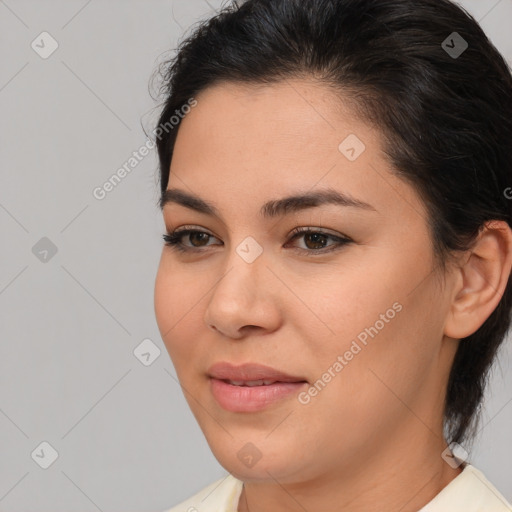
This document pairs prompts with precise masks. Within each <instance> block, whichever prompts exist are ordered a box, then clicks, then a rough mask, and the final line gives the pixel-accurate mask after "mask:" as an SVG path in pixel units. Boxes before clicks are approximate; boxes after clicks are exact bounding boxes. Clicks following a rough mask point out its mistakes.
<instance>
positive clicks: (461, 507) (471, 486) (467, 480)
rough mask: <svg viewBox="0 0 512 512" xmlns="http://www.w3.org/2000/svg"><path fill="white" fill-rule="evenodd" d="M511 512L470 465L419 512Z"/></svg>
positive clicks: (492, 486)
mask: <svg viewBox="0 0 512 512" xmlns="http://www.w3.org/2000/svg"><path fill="white" fill-rule="evenodd" d="M448 511H449V512H512V506H511V505H510V503H509V502H508V501H507V500H506V499H505V497H504V496H503V495H502V494H501V493H500V492H499V491H498V489H496V487H494V485H492V484H491V482H489V480H488V479H487V478H486V477H485V475H484V474H483V473H482V472H481V471H479V470H478V469H477V468H475V467H474V466H473V465H471V464H467V465H466V467H465V468H464V470H463V471H462V473H460V474H459V475H458V476H457V477H456V478H454V479H453V480H452V481H451V482H450V483H449V484H448V485H447V486H446V487H445V488H444V489H443V490H442V491H441V492H440V493H439V494H438V495H437V496H436V497H435V498H434V499H433V500H432V501H431V502H430V503H428V504H427V505H425V506H424V507H423V508H422V509H421V510H420V511H419V512H448Z"/></svg>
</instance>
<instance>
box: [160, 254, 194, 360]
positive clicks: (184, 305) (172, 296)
mask: <svg viewBox="0 0 512 512" xmlns="http://www.w3.org/2000/svg"><path fill="white" fill-rule="evenodd" d="M197 282H198V280H197V279H185V276H184V273H183V272H181V271H179V270H177V269H175V268H173V267H172V266H171V265H169V263H168V262H166V261H165V255H163V256H162V260H161V262H160V266H159V268H158V272H157V275H156V279H155V293H154V306H155V317H156V321H157V325H158V328H159V330H160V335H161V337H162V340H163V342H164V344H165V346H166V348H167V350H168V352H169V355H170V356H171V359H172V360H173V362H175V359H176V358H177V357H178V355H179V353H180V351H183V350H184V349H186V347H190V346H191V345H192V344H191V343H184V342H182V341H180V340H183V341H186V340H184V338H183V336H184V335H185V333H187V335H188V337H190V336H191V335H192V331H191V330H192V329H194V325H195V326H197V325H199V324H198V322H197V321H194V320H197V319H195V318H194V315H196V316H197V311H198V308H199V304H198V303H199V301H200V298H201V296H202V294H201V293H200V291H201V289H202V288H201V285H200V284H199V285H198V284H197ZM194 283H196V284H194ZM194 287H195V289H194ZM203 293H204V292H203Z"/></svg>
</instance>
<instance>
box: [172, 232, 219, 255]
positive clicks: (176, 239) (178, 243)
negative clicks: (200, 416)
mask: <svg viewBox="0 0 512 512" xmlns="http://www.w3.org/2000/svg"><path fill="white" fill-rule="evenodd" d="M185 236H188V238H189V241H190V242H191V243H192V246H188V245H185V244H183V242H182V239H183V238H184V237H185ZM209 238H215V237H214V236H213V235H211V234H210V233H207V232H206V231H199V230H197V229H189V228H185V229H177V230H175V231H173V232H171V233H164V235H163V239H164V241H165V245H169V246H171V247H172V248H174V249H177V250H179V251H193V250H196V249H199V250H200V249H201V247H207V245H206V243H205V242H208V240H209Z"/></svg>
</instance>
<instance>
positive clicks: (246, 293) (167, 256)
mask: <svg viewBox="0 0 512 512" xmlns="http://www.w3.org/2000/svg"><path fill="white" fill-rule="evenodd" d="M162 91H163V92H164V93H165V105H164V107H163V110H162V113H161V117H160V120H159V127H158V128H157V131H156V132H155V133H157V139H158V140H157V145H158V154H159V159H160V178H161V199H160V206H161V208H162V212H163V218H164V222H165V226H166V229H167V233H166V234H165V235H164V239H165V242H166V243H165V246H164V248H163V252H162V256H161V261H160V266H159V269H158V274H157V278H156V284H155V312H156V318H157V322H158V326H159V329H160V332H161V335H162V339H163V341H164V343H165V345H166V347H167V350H168V352H169V355H170V357H171V359H172V361H173V364H174V366H175V368H176V372H177V375H178V378H179V380H180V383H181V385H182V388H183V391H184V394H185V397H186V399H187V401H188V404H189V405H190V408H191V410H192V412H193V414H194V416H195V418H196V419H197V421H198V423H199V425H200V427H201V429H202V431H203V433H204V435H205V437H206V439H207V441H208V443H209V446H210V448H211V450H212V452H213V453H214V455H215V457H216V458H217V460H218V461H219V462H220V464H221V465H222V466H223V467H224V468H225V469H226V470H227V471H229V473H230V475H228V477H227V478H225V479H222V480H220V481H218V482H215V483H213V484H212V485H210V486H208V487H207V488H205V489H203V490H202V491H200V492H199V493H198V494H196V495H195V496H193V497H191V498H190V499H189V500H187V501H185V502H183V503H181V504H180V505H178V506H176V507H175V508H172V509H171V511H172V512H177V511H189V512H190V511H196V510H197V511H200V512H207V511H219V512H220V511H223V512H225V511H237V512H248V511H250V512H262V511H280V512H283V511H304V510H308V511H322V512H323V511H325V512H330V511H340V510H343V511H344V512H354V511H370V510H371V511H373V510H379V511H380V512H386V511H393V512H396V511H398V510H400V511H401V512H413V511H419V510H421V511H424V512H425V511H428V512H441V511H450V512H457V511H460V512H462V511H464V512H477V511H485V512H498V511H500V512H501V511H511V510H512V507H511V506H510V504H509V503H507V501H506V499H505V498H504V497H503V495H501V494H500V492H499V491H498V490H497V489H496V488H495V487H494V486H493V485H492V484H491V483H490V482H489V481H488V480H487V479H486V477H485V475H484V474H483V473H482V472H480V471H479V470H478V469H477V468H475V467H474V466H472V465H471V464H470V463H469V462H468V461H467V460H466V459H467V453H466V452H465V449H464V447H468V446H469V442H470V441H471V439H472V437H473V436H474V434H475V432H476V428H477V426H476V425H477V419H478V414H477V413H478V408H479V405H480V403H481V400H482V394H483V389H484V383H485V379H486V376H487V375H488V371H489V369H490V367H491V363H492V362H493V360H494V358H495V355H496V353H497V349H498V348H499V346H500V344H501V343H502V342H503V340H504V339H505V335H506V333H507V329H508V328H509V326H510V318H511V309H512V284H511V278H510V275H511V267H512V230H511V225H512V200H511V199H510V198H511V196H512V194H511V191H512V189H511V188H510V187H511V186H512V146H511V142H510V141H512V77H511V73H510V70H509V69H508V67H507V65H506V63H505V61H504V59H503V58H502V57H501V56H500V54H499V53H498V51H497V50H496V49H495V48H494V46H493V45H492V44H491V43H490V42H489V40H488V39H487V38H486V36H485V35H484V33H483V31H482V30H481V28H480V27H479V26H478V24H477V23H476V22H475V21H474V20H473V19H472V18H471V17H470V16H469V15H468V14H466V13H465V12H464V11H463V10H461V8H459V7H458V6H456V5H455V4H453V3H451V2H449V1H448V0H247V1H245V2H238V4H235V3H233V4H232V5H231V6H227V7H225V8H224V9H223V11H222V12H221V13H220V14H219V15H217V16H215V17H214V18H212V19H211V20H208V21H206V22H204V23H202V24H201V25H199V26H198V27H197V29H196V30H195V31H194V33H193V34H192V35H190V36H189V37H188V39H187V40H185V41H184V42H183V43H182V44H181V46H180V48H179V51H178V53H177V55H176V57H175V58H174V59H172V60H171V61H170V62H168V63H167V66H166V70H165V75H164V83H163V85H162Z"/></svg>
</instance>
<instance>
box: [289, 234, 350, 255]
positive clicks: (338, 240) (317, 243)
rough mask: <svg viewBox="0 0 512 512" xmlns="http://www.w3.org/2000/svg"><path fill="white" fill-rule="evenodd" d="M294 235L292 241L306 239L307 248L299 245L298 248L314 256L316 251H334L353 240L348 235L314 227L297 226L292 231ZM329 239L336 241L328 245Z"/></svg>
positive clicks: (317, 252) (323, 252)
mask: <svg viewBox="0 0 512 512" xmlns="http://www.w3.org/2000/svg"><path fill="white" fill-rule="evenodd" d="M292 235H293V236H292V238H291V239H290V240H292V241H293V240H296V239H299V238H302V239H303V240H304V244H305V246H306V248H302V247H298V248H297V249H298V250H299V251H302V252H305V253H306V254H308V255H313V256H314V255H315V253H316V254H319V253H320V254H325V253H327V252H331V251H334V250H336V249H339V248H340V247H342V246H344V245H346V244H348V243H351V242H352V241H353V240H351V239H350V238H348V237H346V236H338V235H333V234H332V233H327V232H325V231H321V230H318V229H316V228H312V227H309V228H295V229H294V230H293V231H292ZM329 239H330V240H334V243H333V244H330V245H327V243H328V241H329ZM326 248H327V249H326Z"/></svg>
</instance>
